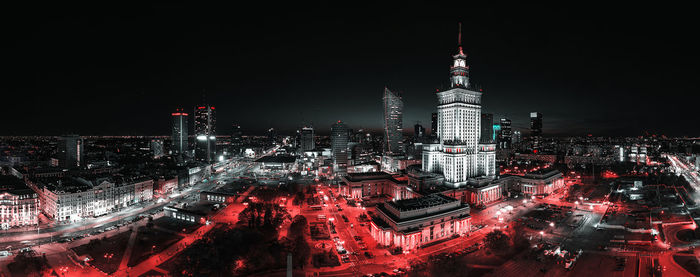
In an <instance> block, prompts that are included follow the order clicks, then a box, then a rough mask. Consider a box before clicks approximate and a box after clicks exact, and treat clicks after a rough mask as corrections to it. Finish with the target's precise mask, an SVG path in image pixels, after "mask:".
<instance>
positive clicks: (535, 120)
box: [530, 112, 542, 137]
mask: <svg viewBox="0 0 700 277" xmlns="http://www.w3.org/2000/svg"><path fill="white" fill-rule="evenodd" d="M530 135H531V136H533V137H536V136H541V135H542V114H541V113H538V112H531V113H530Z"/></svg>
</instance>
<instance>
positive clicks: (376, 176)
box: [345, 172, 394, 182]
mask: <svg viewBox="0 0 700 277" xmlns="http://www.w3.org/2000/svg"><path fill="white" fill-rule="evenodd" d="M345 178H346V179H347V180H348V181H350V182H360V181H366V180H381V179H394V178H393V177H391V174H389V173H386V172H361V173H359V172H358V173H348V175H347V176H345Z"/></svg>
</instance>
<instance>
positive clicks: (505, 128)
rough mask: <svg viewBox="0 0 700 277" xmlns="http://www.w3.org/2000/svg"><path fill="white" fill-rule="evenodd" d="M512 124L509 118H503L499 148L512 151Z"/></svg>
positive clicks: (499, 134) (499, 135)
mask: <svg viewBox="0 0 700 277" xmlns="http://www.w3.org/2000/svg"><path fill="white" fill-rule="evenodd" d="M511 125H512V122H511V121H510V119H508V118H501V131H500V132H499V133H498V148H499V149H510V148H511V144H512V142H513V128H512V126H511Z"/></svg>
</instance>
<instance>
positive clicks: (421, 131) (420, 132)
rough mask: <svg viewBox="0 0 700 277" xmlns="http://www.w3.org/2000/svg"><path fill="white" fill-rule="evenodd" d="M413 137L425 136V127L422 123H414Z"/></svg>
mask: <svg viewBox="0 0 700 277" xmlns="http://www.w3.org/2000/svg"><path fill="white" fill-rule="evenodd" d="M413 137H415V138H416V139H422V138H424V137H425V128H423V125H420V124H419V123H416V125H415V126H413Z"/></svg>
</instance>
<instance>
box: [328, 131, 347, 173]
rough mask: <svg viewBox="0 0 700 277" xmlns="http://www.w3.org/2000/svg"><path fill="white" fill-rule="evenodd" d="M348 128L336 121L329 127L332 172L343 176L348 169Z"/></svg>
mask: <svg viewBox="0 0 700 277" xmlns="http://www.w3.org/2000/svg"><path fill="white" fill-rule="evenodd" d="M348 140H349V139H348V126H346V125H345V124H344V123H342V122H341V121H340V120H338V123H336V124H333V126H331V151H332V152H331V153H332V155H333V171H334V172H335V173H336V174H338V175H345V174H346V173H347V167H348Z"/></svg>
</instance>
